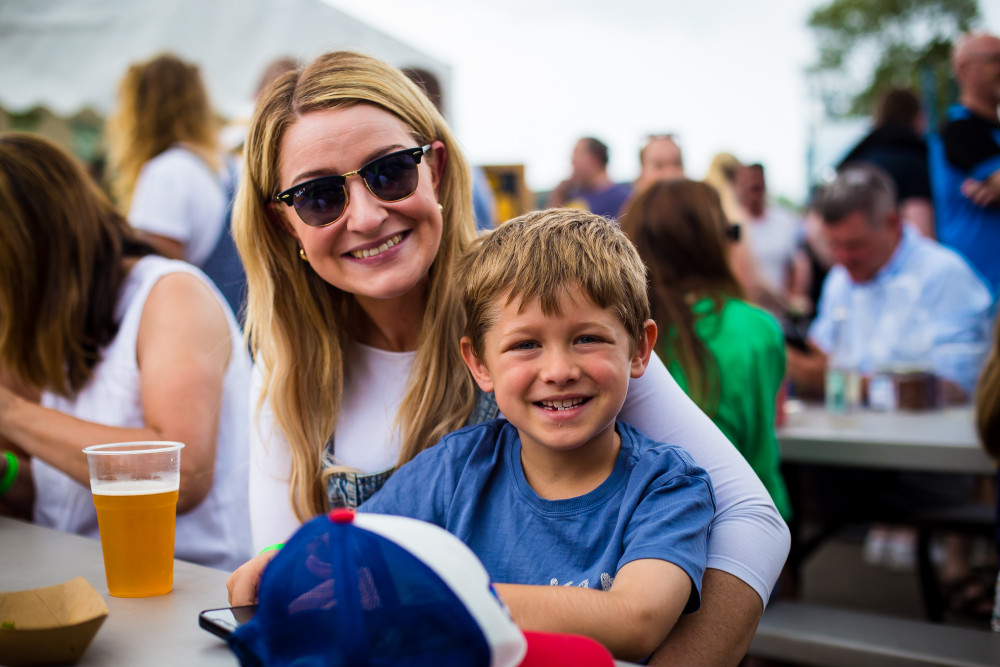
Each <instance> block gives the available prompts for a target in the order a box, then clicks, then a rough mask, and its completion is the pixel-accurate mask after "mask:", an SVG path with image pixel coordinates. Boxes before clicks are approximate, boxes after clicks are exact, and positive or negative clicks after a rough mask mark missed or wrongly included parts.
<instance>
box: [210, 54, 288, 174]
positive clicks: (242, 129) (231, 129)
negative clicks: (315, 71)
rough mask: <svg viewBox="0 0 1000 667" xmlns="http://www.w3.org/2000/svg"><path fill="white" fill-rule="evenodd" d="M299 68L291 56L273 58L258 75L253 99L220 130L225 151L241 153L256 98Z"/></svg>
mask: <svg viewBox="0 0 1000 667" xmlns="http://www.w3.org/2000/svg"><path fill="white" fill-rule="evenodd" d="M298 68H299V61H298V60H296V59H295V58H293V57H291V56H281V57H279V58H275V59H274V60H272V61H271V62H270V63H268V65H267V66H266V67H265V68H264V70H263V71H262V72H261V73H260V78H259V79H257V85H256V86H255V87H254V92H253V98H252V99H251V100H248V101H247V102H246V104H245V105H244V107H243V110H242V112H241V113H239V114H238V115H237V116H236V118H234V119H232V120H230V121H229V122H228V123H226V125H225V127H223V128H222V132H221V135H220V136H221V142H222V146H223V148H224V149H225V150H227V151H229V152H230V153H234V154H236V155H241V154H242V153H243V141H244V140H245V139H246V136H247V128H248V127H249V126H250V117H251V116H252V115H253V107H254V104H255V103H256V102H257V98H258V97H260V94H261V93H262V92H263V91H264V89H265V88H267V86H268V85H270V83H271V82H272V81H274V80H275V79H277V78H278V77H280V76H281V75H282V74H284V73H285V72H292V71H294V70H297V69H298Z"/></svg>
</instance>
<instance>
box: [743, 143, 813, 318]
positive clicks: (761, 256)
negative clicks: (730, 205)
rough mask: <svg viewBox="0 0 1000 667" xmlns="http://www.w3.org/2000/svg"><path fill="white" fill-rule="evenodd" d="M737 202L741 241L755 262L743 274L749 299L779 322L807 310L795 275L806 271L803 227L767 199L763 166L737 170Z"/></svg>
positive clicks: (750, 165) (757, 164)
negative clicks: (801, 244)
mask: <svg viewBox="0 0 1000 667" xmlns="http://www.w3.org/2000/svg"><path fill="white" fill-rule="evenodd" d="M734 185H735V193H736V199H737V201H738V202H739V205H740V220H741V223H742V224H741V232H742V238H743V239H744V242H745V243H746V246H747V250H748V254H749V255H750V256H751V257H752V258H753V260H754V265H753V268H752V269H747V270H744V271H743V274H744V275H746V276H747V277H748V282H750V283H751V289H750V290H748V297H749V298H750V300H751V301H753V302H754V303H756V304H757V305H759V306H761V307H763V308H766V309H767V310H768V311H770V312H771V313H772V314H774V315H775V316H776V317H778V318H779V319H782V320H783V319H785V318H786V317H787V315H788V314H789V313H792V314H799V313H801V312H802V311H804V310H806V309H807V307H808V306H807V305H806V304H804V303H803V301H802V294H801V293H800V292H796V291H795V287H796V286H797V285H799V284H801V281H800V280H797V279H796V272H798V271H801V270H802V269H803V266H804V264H803V262H802V261H801V253H800V241H801V233H802V224H801V221H800V220H799V219H798V218H797V216H796V215H795V214H794V213H792V212H791V211H789V210H787V209H785V208H784V207H782V206H780V205H777V204H773V203H771V202H769V201H768V198H767V182H766V179H765V175H764V166H763V165H762V164H759V163H755V164H749V165H743V166H740V167H739V168H738V169H737V170H736V180H735V184H734Z"/></svg>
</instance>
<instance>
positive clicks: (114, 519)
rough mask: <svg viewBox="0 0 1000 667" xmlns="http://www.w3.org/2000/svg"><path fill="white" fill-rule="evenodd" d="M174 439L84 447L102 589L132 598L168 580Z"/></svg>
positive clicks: (176, 464) (176, 454) (166, 587)
mask: <svg viewBox="0 0 1000 667" xmlns="http://www.w3.org/2000/svg"><path fill="white" fill-rule="evenodd" d="M183 447H184V445H183V444H181V443H179V442H158V441H151V442H123V443H117V444H110V445H94V446H93V447H87V448H86V449H84V450H83V451H84V453H85V454H86V455H87V464H88V466H89V467H90V490H91V492H92V493H93V497H94V507H96V508H97V524H98V528H99V530H100V533H101V549H102V550H103V552H104V572H105V574H106V575H107V579H108V592H109V593H111V595H113V596H115V597H123V598H134V597H149V596H152V595H163V594H164V593H169V592H170V590H171V589H172V588H173V584H174V526H175V523H176V519H177V493H178V490H179V488H180V463H181V448H183Z"/></svg>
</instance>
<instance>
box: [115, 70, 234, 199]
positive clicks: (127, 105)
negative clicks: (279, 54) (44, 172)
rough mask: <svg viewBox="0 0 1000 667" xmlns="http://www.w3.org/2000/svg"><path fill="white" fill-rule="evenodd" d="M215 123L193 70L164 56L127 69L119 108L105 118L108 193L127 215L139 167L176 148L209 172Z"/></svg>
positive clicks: (214, 162) (215, 161)
mask: <svg viewBox="0 0 1000 667" xmlns="http://www.w3.org/2000/svg"><path fill="white" fill-rule="evenodd" d="M218 132H219V121H218V118H217V117H216V116H215V113H214V111H213V110H212V105H211V102H210V101H209V98H208V92H207V91H206V90H205V85H204V83H203V82H202V79H201V74H200V72H199V70H198V67H197V66H196V65H193V64H191V63H187V62H185V61H183V60H181V59H180V58H178V57H177V56H174V55H171V54H169V53H165V54H161V55H159V56H156V57H154V58H152V59H151V60H147V61H144V62H140V63H135V64H133V65H132V66H131V67H129V68H128V71H126V72H125V76H123V77H122V80H121V82H120V83H119V85H118V105H117V107H116V108H115V110H114V111H113V112H112V114H111V116H110V117H109V118H108V124H107V140H108V166H109V168H110V171H111V177H112V181H111V191H112V193H113V194H114V196H115V199H116V200H117V202H118V204H119V206H121V207H122V209H123V210H127V209H128V207H129V204H130V203H131V201H132V194H133V191H134V190H135V183H136V181H137V180H138V179H139V172H140V170H141V169H142V166H143V165H144V164H146V163H147V162H149V161H150V160H152V159H153V158H154V157H156V156H157V155H159V154H160V153H162V152H163V151H165V150H167V149H168V148H170V147H171V146H172V145H174V144H177V143H183V144H185V147H186V148H188V149H190V150H192V151H194V152H195V153H197V154H198V156H199V157H201V158H202V159H203V160H205V162H206V163H207V164H208V165H209V166H210V167H211V168H212V169H214V170H218V169H219V168H220V167H221V166H222V163H221V158H220V156H219V154H218Z"/></svg>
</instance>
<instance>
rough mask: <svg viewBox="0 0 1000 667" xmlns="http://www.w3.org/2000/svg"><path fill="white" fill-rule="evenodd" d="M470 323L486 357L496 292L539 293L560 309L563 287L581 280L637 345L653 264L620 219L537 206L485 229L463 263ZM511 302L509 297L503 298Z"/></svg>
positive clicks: (524, 298)
mask: <svg viewBox="0 0 1000 667" xmlns="http://www.w3.org/2000/svg"><path fill="white" fill-rule="evenodd" d="M457 283H458V285H459V286H460V289H461V290H462V304H463V306H464V307H465V315H466V323H465V331H464V334H465V335H466V336H468V337H469V339H470V341H471V344H472V349H473V351H474V352H475V353H476V356H478V357H479V358H480V359H481V358H482V357H483V338H484V337H485V335H486V332H487V331H488V330H489V329H490V327H491V326H492V325H493V322H494V320H495V318H496V314H497V305H498V302H497V300H498V299H500V298H501V297H506V303H511V302H512V301H513V300H514V299H515V298H520V300H521V303H520V308H521V309H523V308H524V306H525V304H527V303H528V302H529V301H532V300H533V299H536V298H537V299H538V300H539V302H540V305H541V308H542V312H543V313H545V314H546V315H561V314H562V313H560V312H559V308H558V305H559V302H558V297H559V294H560V291H561V290H562V289H563V288H565V287H568V286H572V285H577V286H579V287H580V289H581V290H582V291H583V293H584V294H586V295H587V297H588V298H590V300H591V301H593V302H594V304H596V305H597V306H598V307H600V308H609V309H611V311H612V312H613V313H614V314H615V316H616V317H617V318H618V320H619V321H620V322H621V323H622V325H623V326H624V327H625V331H626V332H628V335H629V338H630V340H631V346H630V350H631V351H632V352H634V351H635V348H636V345H637V344H638V341H640V340H641V339H642V337H643V323H644V322H645V321H646V320H647V319H649V298H648V296H647V294H646V266H645V265H644V264H643V263H642V260H641V259H640V258H639V253H638V252H637V251H636V249H635V246H633V245H632V242H631V241H629V239H628V237H626V236H625V234H624V233H623V232H622V231H621V229H619V227H618V225H617V224H616V223H615V222H614V221H612V220H609V219H607V218H603V217H601V216H599V215H594V214H593V213H588V212H587V211H581V210H577V209H549V210H546V211H534V212H532V213H527V214H525V215H522V216H520V217H517V218H514V219H513V220H510V221H508V222H505V223H503V224H502V225H500V227H498V228H497V229H496V230H494V231H492V232H490V233H489V234H486V235H485V236H482V237H480V238H479V239H477V240H476V242H475V243H474V244H473V245H472V246H471V247H470V249H469V251H468V252H467V253H466V254H465V256H464V257H463V258H462V261H461V263H460V265H459V270H458V276H457ZM501 305H506V304H501Z"/></svg>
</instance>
